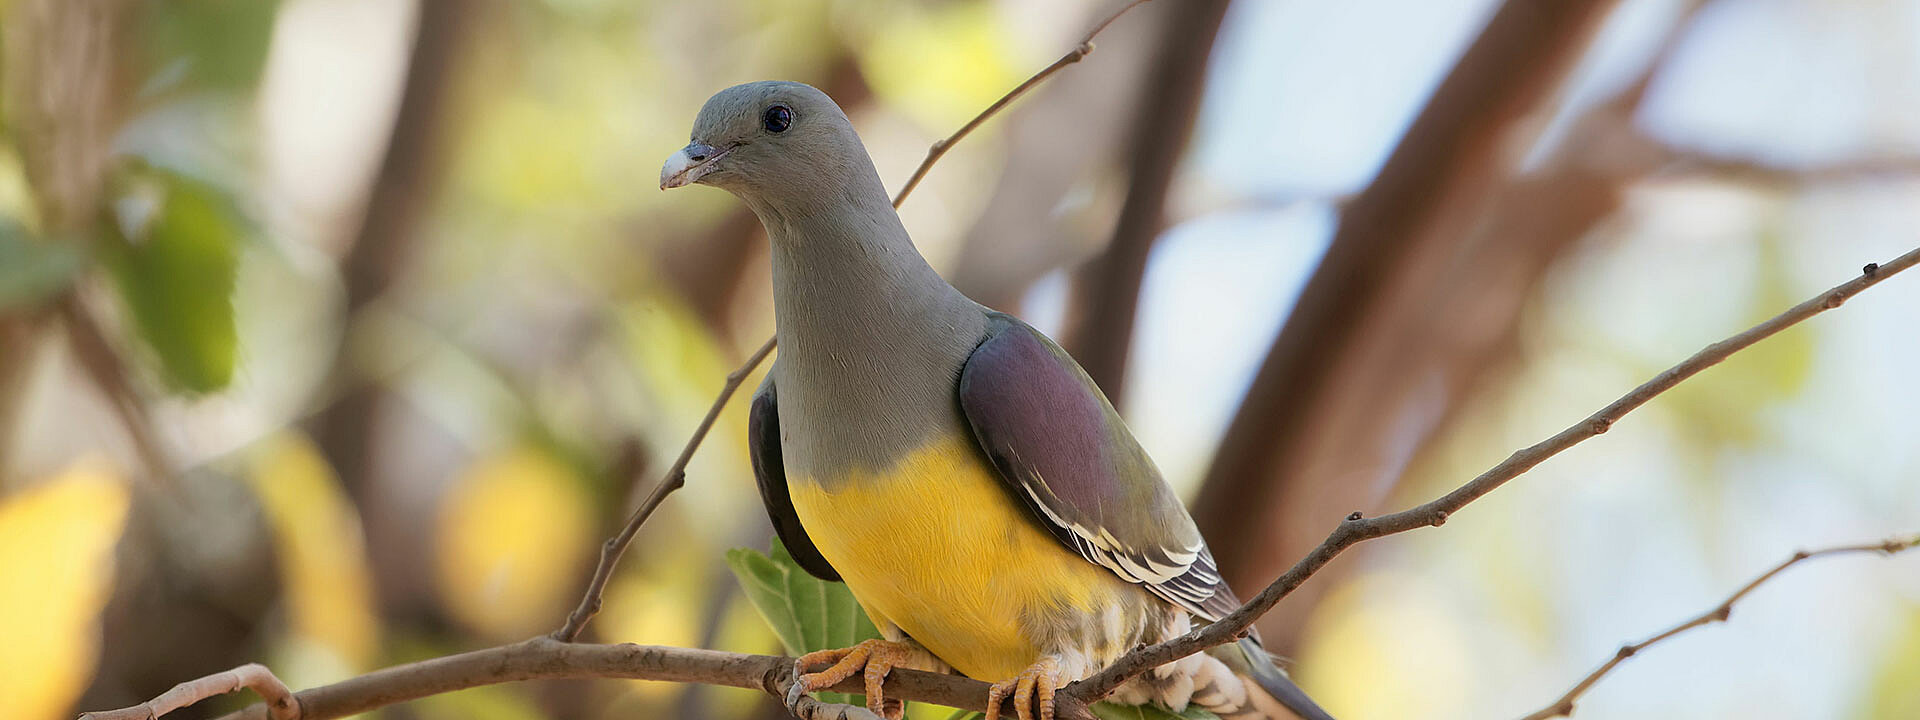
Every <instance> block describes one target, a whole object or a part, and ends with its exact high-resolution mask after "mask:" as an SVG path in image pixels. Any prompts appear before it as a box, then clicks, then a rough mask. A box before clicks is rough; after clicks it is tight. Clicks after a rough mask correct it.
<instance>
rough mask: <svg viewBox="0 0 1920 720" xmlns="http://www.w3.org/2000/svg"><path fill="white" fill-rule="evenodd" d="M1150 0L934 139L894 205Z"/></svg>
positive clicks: (1106, 22) (1122, 10)
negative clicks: (963, 142) (957, 147)
mask: <svg viewBox="0 0 1920 720" xmlns="http://www.w3.org/2000/svg"><path fill="white" fill-rule="evenodd" d="M1148 1H1149V0H1132V2H1129V3H1127V4H1126V5H1123V6H1121V7H1120V9H1119V10H1115V11H1113V14H1112V15H1108V16H1107V19H1105V20H1101V21H1100V24H1098V25H1095V26H1093V29H1092V30H1088V31H1087V34H1086V36H1085V37H1082V38H1080V44H1079V45H1075V46H1074V47H1073V49H1072V50H1068V51H1067V54H1065V55H1061V56H1060V59H1059V60H1055V61H1053V64H1052V65H1048V66H1046V67H1045V68H1042V69H1041V70H1040V72H1037V73H1034V74H1033V77H1030V78H1027V81H1026V82H1023V83H1020V84H1019V85H1018V86H1016V87H1014V89H1012V90H1009V91H1007V94H1005V95H1002V96H1000V99H999V100H995V101H993V104H992V105H988V106H987V109H985V110H981V111H980V114H979V115H975V116H973V119H972V120H968V121H967V124H965V125H961V126H960V129H959V130H955V131H953V134H952V135H948V136H946V137H945V138H942V139H939V140H935V141H933V146H932V147H930V148H927V159H925V160H921V161H920V167H917V168H914V169H913V175H912V176H911V177H908V178H907V184H906V185H903V186H901V188H900V193H899V194H898V195H894V196H893V206H894V207H896V208H898V207H900V203H903V202H906V201H907V195H908V194H910V193H912V192H913V189H914V188H917V187H920V180H921V179H923V178H925V177H926V176H927V171H929V170H932V169H933V164H934V163H936V162H939V161H940V158H941V157H942V156H945V155H946V154H947V151H948V150H952V149H953V146H954V144H955V143H958V142H960V139H961V138H964V137H966V136H967V135H968V134H970V133H972V132H973V131H974V130H975V129H977V128H979V127H980V126H981V125H983V124H985V123H986V122H987V119H988V118H991V117H993V116H994V115H996V114H999V112H1000V111H1001V110H1003V109H1005V108H1006V107H1007V105H1009V104H1011V103H1012V102H1013V101H1014V100H1017V99H1019V98H1020V96H1021V95H1025V94H1026V93H1027V91H1028V90H1032V89H1033V88H1034V86H1036V85H1039V84H1040V83H1041V82H1042V81H1045V80H1046V79H1047V78H1048V77H1049V76H1051V75H1053V74H1054V73H1057V72H1060V69H1061V68H1064V67H1066V66H1068V65H1072V64H1074V63H1077V62H1080V61H1081V60H1083V59H1085V58H1086V57H1087V56H1088V55H1091V54H1092V53H1093V36H1095V35H1099V34H1100V31H1102V30H1105V29H1107V26H1108V25H1112V24H1113V21H1115V20H1119V19H1120V16H1121V15H1125V14H1127V11H1128V10H1132V9H1134V8H1135V7H1138V6H1139V5H1141V4H1143V3H1146V2H1148Z"/></svg>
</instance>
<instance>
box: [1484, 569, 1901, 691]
mask: <svg viewBox="0 0 1920 720" xmlns="http://www.w3.org/2000/svg"><path fill="white" fill-rule="evenodd" d="M1915 545H1920V535H1914V536H1912V537H1908V538H1895V539H1891V540H1886V541H1883V542H1877V543H1868V544H1865V545H1842V546H1840V547H1830V548H1826V549H1824V550H1813V551H1807V550H1801V551H1800V552H1796V553H1794V554H1793V556H1792V557H1789V558H1787V559H1786V560H1785V561H1783V562H1781V563H1780V564H1778V565H1775V566H1773V569H1772V570H1768V571H1766V572H1765V573H1761V575H1760V577H1757V578H1754V579H1753V582H1750V583H1747V584H1746V585H1745V586H1743V587H1741V588H1740V589H1739V590H1738V591H1735V592H1734V593H1733V594H1732V595H1730V596H1728V597H1727V599H1726V600H1724V601H1721V603H1720V604H1719V605H1716V606H1714V608H1713V609H1711V610H1708V611H1706V612H1704V613H1701V614H1699V615H1697V616H1695V617H1694V618H1693V619H1691V620H1688V621H1686V622H1683V623H1680V624H1679V625H1675V626H1673V627H1670V628H1667V629H1666V630H1665V631H1664V632H1661V633H1660V634H1658V635H1655V636H1653V637H1650V638H1647V639H1645V640H1642V641H1640V642H1637V643H1632V644H1629V645H1622V646H1620V649H1619V650H1618V651H1616V652H1614V654H1613V657H1612V658H1610V659H1608V660H1607V662H1606V663H1605V664H1603V665H1601V666H1600V667H1599V669H1597V670H1594V671H1593V672H1591V673H1588V674H1587V676H1586V677H1585V678H1583V679H1581V680H1580V682H1579V683H1578V684H1576V685H1574V686H1573V689H1571V690H1568V691H1567V693H1566V694H1565V695H1561V696H1560V699H1558V700H1555V701H1553V703H1552V704H1549V705H1547V706H1546V707H1544V708H1541V709H1539V710H1537V711H1535V712H1534V713H1533V714H1531V715H1528V716H1526V717H1525V718H1522V719H1521V720H1546V718H1556V717H1562V716H1570V715H1572V714H1573V701H1575V700H1578V699H1579V698H1580V696H1581V695H1583V694H1585V693H1586V692H1587V690H1589V689H1591V688H1592V687H1593V685H1594V683H1597V682H1600V678H1601V676H1603V675H1606V674H1607V673H1608V672H1611V671H1612V670H1613V668H1614V667H1615V666H1617V665H1619V664H1620V663H1622V662H1624V661H1626V659H1627V658H1630V657H1633V656H1634V655H1636V654H1638V653H1639V652H1640V651H1641V650H1645V649H1647V648H1648V647H1649V646H1652V645H1654V644H1655V643H1659V642H1662V641H1664V640H1666V639H1668V638H1671V637H1673V636H1675V635H1679V634H1680V633H1683V632H1686V631H1688V630H1692V629H1694V628H1697V627H1700V626H1702V625H1710V624H1713V623H1716V622H1726V620H1727V617H1728V616H1729V615H1731V614H1733V604H1734V603H1737V602H1740V600H1741V598H1744V597H1746V596H1747V593H1750V592H1753V591H1754V590H1755V589H1756V588H1759V587H1760V585H1761V584H1763V583H1765V582H1767V581H1768V580H1772V579H1773V576H1775V575H1778V574H1780V571H1782V570H1785V569H1787V568H1790V567H1793V566H1794V565H1795V564H1798V563H1800V562H1801V561H1803V560H1812V559H1813V558H1817V557H1822V556H1826V555H1840V554H1845V553H1863V552H1877V553H1883V554H1886V555H1892V554H1894V553H1897V552H1900V551H1902V550H1906V549H1909V548H1912V547H1913V546H1915Z"/></svg>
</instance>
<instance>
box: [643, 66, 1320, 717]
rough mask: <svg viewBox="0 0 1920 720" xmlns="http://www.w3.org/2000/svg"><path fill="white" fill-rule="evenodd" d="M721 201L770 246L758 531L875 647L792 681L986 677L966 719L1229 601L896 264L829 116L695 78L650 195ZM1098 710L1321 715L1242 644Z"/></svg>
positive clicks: (959, 313) (1075, 408)
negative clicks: (703, 97)
mask: <svg viewBox="0 0 1920 720" xmlns="http://www.w3.org/2000/svg"><path fill="white" fill-rule="evenodd" d="M689 184H700V185H709V186H713V187H717V188H721V189H723V190H726V191H728V192H731V193H733V194H734V195H736V196H738V197H739V198H740V199H741V200H743V201H745V202H746V204H747V206H748V207H749V208H751V209H752V210H753V212H754V214H755V215H757V216H758V217H759V219H760V222H761V223H762V224H763V225H765V226H766V229H767V235H768V236H769V237H770V238H771V242H772V258H773V291H774V319H775V325H776V334H777V336H778V338H779V348H780V352H779V355H778V356H777V358H776V360H775V362H774V364H773V369H772V370H771V371H770V372H769V373H768V375H767V379H766V382H765V383H764V384H763V385H761V387H760V389H759V391H758V392H757V393H756V394H755V395H754V399H753V406H752V411H751V415H750V419H749V431H748V432H749V436H750V437H749V442H750V445H751V453H752V457H753V466H754V473H755V475H756V476H757V478H758V481H759V486H760V493H761V496H762V498H763V499H764V500H765V502H766V507H767V511H768V514H769V515H770V516H771V518H772V521H773V526H774V529H775V531H776V532H777V533H778V535H779V537H780V539H781V541H782V542H784V543H785V544H786V546H787V548H788V550H789V551H790V552H791V553H792V555H793V557H794V559H795V560H796V561H798V562H799V564H800V566H801V567H803V568H805V569H806V570H807V571H808V572H810V573H812V574H814V575H818V576H820V577H822V578H826V579H829V580H842V581H845V582H846V584H847V587H848V588H849V589H850V590H852V592H853V596H854V597H855V598H856V599H857V600H858V601H859V602H860V605H861V607H862V608H863V609H865V611H866V613H867V615H868V616H869V617H871V618H872V619H873V623H874V625H875V626H876V627H878V628H880V631H881V634H882V635H883V636H884V638H885V639H884V640H870V641H867V642H864V643H861V644H859V645H857V646H855V647H851V648H846V649H840V650H829V651H825V652H821V653H813V654H810V655H808V656H806V657H802V658H800V659H799V660H798V663H799V666H800V667H799V669H800V670H801V671H802V672H804V671H806V670H808V669H813V668H821V667H822V666H824V669H820V670H818V671H817V672H813V673H808V674H803V675H802V676H801V677H800V679H799V681H798V682H796V683H795V685H794V689H795V697H798V694H799V693H802V692H810V691H813V690H818V689H821V688H826V687H830V686H832V685H834V684H835V683H838V682H840V681H841V680H844V679H846V678H847V677H850V676H852V675H853V674H854V673H856V672H862V673H864V680H865V682H866V688H867V692H866V694H867V701H868V705H869V708H870V709H872V710H873V711H875V712H876V713H882V714H885V715H888V716H889V717H895V718H897V717H899V713H900V711H901V704H900V703H897V702H888V701H887V700H886V698H885V697H884V696H883V694H882V689H881V682H882V680H883V679H884V677H885V675H886V673H887V672H888V670H890V669H891V668H893V667H913V668H918V669H925V670H933V671H958V672H960V673H963V674H965V675H967V676H968V677H972V678H976V679H979V680H983V681H986V682H989V683H993V689H992V691H991V692H990V693H989V695H988V698H987V703H986V704H987V707H988V712H987V715H988V717H989V718H990V719H992V718H995V717H997V715H998V714H999V711H1000V709H1001V707H1002V706H1003V705H1008V704H1010V705H1011V706H1012V712H1013V713H1014V714H1015V715H1017V716H1018V717H1019V718H1020V720H1036V719H1038V720H1051V718H1052V717H1053V714H1054V694H1055V691H1056V690H1057V689H1058V688H1060V687H1062V686H1064V685H1066V684H1067V683H1068V682H1071V681H1073V680H1077V679H1080V678H1084V677H1086V676H1088V675H1091V674H1093V673H1094V672H1097V671H1098V670H1100V669H1101V668H1103V667H1105V666H1107V665H1108V664H1110V663H1112V662H1113V661H1114V660H1115V659H1117V658H1119V657H1120V656H1121V655H1122V654H1124V653H1126V652H1127V651H1128V650H1129V649H1131V648H1133V647H1135V646H1138V645H1140V644H1143V643H1156V642H1160V641H1163V640H1167V639H1170V638H1174V637H1177V636H1179V635H1182V634H1184V633H1186V632H1188V631H1189V630H1190V629H1191V628H1192V627H1193V626H1194V625H1195V624H1196V623H1207V622H1212V621H1215V620H1218V619H1219V618H1220V617H1222V616H1223V615H1225V614H1226V613H1228V612H1230V611H1232V610H1233V609H1234V608H1236V607H1238V606H1239V605H1240V600H1239V599H1238V598H1236V597H1234V595H1233V592H1232V591H1231V590H1229V589H1228V588H1227V586H1226V583H1225V582H1223V581H1222V580H1221V578H1220V573H1219V571H1218V569H1217V568H1216V567H1215V565H1214V560H1213V555H1212V553H1211V552H1210V551H1209V550H1208V549H1207V545H1206V542H1205V541H1203V540H1202V539H1201V537H1200V533H1199V531H1198V530H1197V529H1196V528H1195V527H1194V524H1193V519H1192V517H1191V516H1189V515H1188V514H1187V511H1186V508H1184V507H1183V506H1182V505H1181V503H1180V499H1179V498H1178V497H1177V496H1175V495H1174V493H1173V490H1172V489H1171V488H1169V487H1168V486H1167V484H1166V481H1165V480H1164V479H1162V478H1161V476H1160V472H1159V470H1158V469H1156V468H1155V467H1154V464H1153V461H1152V460H1151V459H1150V458H1148V457H1147V454H1146V452H1145V451H1144V450H1142V449H1141V447H1140V443H1139V442H1138V441H1136V440H1135V439H1134V437H1133V434H1132V433H1131V432H1130V431H1128V429H1127V426H1126V424H1125V423H1124V422H1122V421H1121V419H1120V416H1119V414H1118V413H1116V412H1114V409H1113V406H1112V404H1111V403H1109V402H1108V401H1107V399H1106V396H1105V395H1104V394H1102V393H1101V391H1100V388H1099V387H1097V386H1096V385H1095V384H1094V383H1093V381H1092V380H1091V379H1089V378H1088V377H1087V375H1086V373H1085V372H1083V371H1082V370H1081V369H1080V366H1079V365H1078V364H1076V363H1075V362H1074V361H1073V358H1071V357H1068V355H1067V353H1066V352H1065V351H1063V350H1061V349H1060V346H1059V345H1057V344H1055V343H1054V342H1053V341H1052V340H1050V339H1048V338H1047V337H1046V336H1045V335H1043V334H1041V333H1040V332H1039V331H1037V330H1034V329H1033V328H1032V327H1031V326H1029V325H1027V324H1026V323H1024V322H1021V321H1020V320H1019V319H1018V318H1015V317H1013V316H1010V315H1007V314H1005V313H1000V312H995V311H994V310H992V309H989V308H986V307H983V306H981V305H980V304H978V303H975V302H974V301H972V300H969V299H968V298H967V297H966V296H965V295H963V294H961V293H960V291H958V290H956V289H954V288H953V286H952V285H949V284H948V283H947V282H946V280H944V279H942V278H941V277H940V275H939V274H938V273H937V272H935V271H934V269H933V268H932V267H931V266H929V265H928V264H927V261H926V259H925V258H923V257H921V255H920V253H919V251H918V250H916V249H915V248H914V245H913V239H912V238H910V237H909V236H908V235H907V230H906V228H905V226H903V225H902V224H901V222H900V216H899V215H898V214H896V213H895V212H894V208H893V205H892V203H890V202H889V201H888V198H887V193H886V190H885V188H883V187H882V186H881V184H880V177H879V174H878V173H876V172H875V171H874V168H873V161H872V160H871V159H870V158H869V157H868V156H867V151H866V148H865V147H864V146H863V145H862V144H861V142H860V137H859V136H858V135H856V134H855V133H854V129H853V124H852V123H851V122H849V121H848V120H847V117H846V115H845V114H844V113H843V112H841V110H840V107H839V106H838V105H836V104H834V102H833V100H832V99H831V98H829V97H827V95H826V94H825V93H822V92H820V91H819V90H816V89H814V88H812V87H809V86H807V85H804V84H800V83H793V82H756V83H748V84H745V85H738V86H735V87H731V88H728V89H726V90H723V91H721V92H720V93H719V94H717V95H714V96H713V98H712V99H710V100H708V101H707V104H706V106H705V107H703V108H702V109H701V110H700V114H699V117H698V118H697V119H696V120H695V121H694V126H693V134H692V142H690V143H689V144H688V145H687V146H686V147H685V148H683V149H681V150H680V151H679V152H676V153H674V154H673V155H672V156H671V157H669V158H668V159H667V161H666V164H665V165H664V166H663V167H662V168H661V169H660V187H661V188H662V189H666V188H677V187H681V186H684V185H689ZM1109 699H1111V700H1113V701H1116V702H1120V703H1125V704H1142V703H1152V704H1156V705H1160V706H1163V707H1166V708H1169V709H1172V710H1174V711H1176V712H1178V711H1181V710H1183V709H1184V708H1186V707H1187V706H1188V705H1190V704H1191V705H1197V706H1199V707H1202V708H1205V709H1207V710H1209V711H1212V712H1213V713H1215V714H1217V715H1219V716H1221V717H1223V718H1228V719H1229V720H1239V719H1246V718H1286V717H1290V716H1291V715H1290V714H1289V710H1290V711H1291V713H1293V714H1297V715H1299V716H1301V717H1304V718H1309V719H1310V720H1330V718H1329V716H1328V715H1327V713H1326V712H1325V711H1323V710H1321V709H1320V708H1319V707H1318V706H1316V705H1315V704H1314V703H1313V701H1312V700H1311V699H1309V698H1308V697H1307V695H1306V694H1305V693H1303V692H1302V691H1301V690H1300V689H1299V688H1298V687H1296V686H1295V685H1294V684H1293V683H1292V682H1291V681H1290V680H1288V678H1287V677H1286V675H1285V674H1284V673H1283V672H1281V670H1280V669H1279V668H1278V667H1276V666H1275V665H1274V663H1273V660H1272V658H1271V656H1269V655H1268V654H1267V653H1266V652H1265V651H1264V650H1262V649H1261V647H1260V644H1259V640H1258V638H1257V637H1249V638H1247V639H1245V640H1242V641H1240V642H1239V643H1236V644H1230V645H1225V646H1221V647H1217V648H1214V649H1212V650H1211V651H1209V652H1205V653H1200V654H1196V655H1192V656H1189V657H1187V658H1185V659H1182V660H1180V661H1178V662H1175V663H1172V664H1169V665H1166V666H1162V667H1159V668H1156V669H1153V670H1150V671H1148V672H1146V673H1144V674H1142V675H1141V676H1139V677H1137V678H1135V679H1134V680H1132V681H1129V682H1128V683H1127V684H1126V685H1123V686H1122V687H1120V688H1119V689H1118V690H1117V691H1115V692H1114V694H1113V695H1112V697H1111V698H1109Z"/></svg>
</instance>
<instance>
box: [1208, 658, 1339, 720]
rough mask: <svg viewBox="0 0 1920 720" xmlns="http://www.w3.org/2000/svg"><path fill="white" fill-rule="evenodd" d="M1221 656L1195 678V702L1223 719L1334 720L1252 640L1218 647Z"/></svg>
mask: <svg viewBox="0 0 1920 720" xmlns="http://www.w3.org/2000/svg"><path fill="white" fill-rule="evenodd" d="M1210 654H1212V655H1214V657H1216V658H1218V659H1220V660H1221V661H1222V662H1221V663H1219V664H1213V663H1209V664H1208V666H1209V668H1208V669H1212V670H1215V671H1214V672H1204V671H1203V674H1204V675H1205V677H1199V678H1195V681H1194V690H1193V703H1194V704H1195V705H1199V706H1200V707H1202V708H1205V709H1206V710H1207V711H1209V712H1212V713H1213V714H1215V715H1219V716H1220V717H1221V718H1222V719H1223V720H1255V719H1256V718H1257V719H1260V720H1284V719H1285V718H1287V717H1289V716H1290V715H1291V716H1295V717H1298V718H1300V719H1301V720H1333V716H1332V715H1329V714H1327V711H1326V710H1322V709H1321V708H1320V706H1319V705H1318V704H1317V703H1315V702H1314V701H1313V698H1311V697H1308V696H1307V693H1306V692H1305V691H1303V690H1301V689H1300V686H1298V685H1295V684H1293V680H1292V679H1290V678H1288V677H1287V674H1286V673H1285V672H1282V671H1281V670H1280V667H1279V666H1278V665H1275V664H1274V663H1273V658H1272V657H1270V656H1268V655H1267V651H1266V650H1265V649H1263V648H1261V647H1260V644H1259V643H1258V642H1255V641H1254V640H1253V639H1251V638H1249V639H1245V640H1241V641H1240V642H1239V643H1238V644H1236V645H1227V646H1223V647H1220V648H1216V652H1215V653H1210Z"/></svg>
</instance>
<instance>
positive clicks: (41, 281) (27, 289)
mask: <svg viewBox="0 0 1920 720" xmlns="http://www.w3.org/2000/svg"><path fill="white" fill-rule="evenodd" d="M82 267H83V265H82V262H81V257H80V253H79V252H78V251H76V250H74V249H73V246H71V245H67V244H63V243H50V242H42V241H40V240H38V239H35V238H34V237H32V236H31V235H30V234H28V232H27V230H26V228H23V227H21V226H20V225H19V224H18V223H15V222H14V221H13V220H12V219H11V218H5V217H0V311H5V310H7V309H9V308H14V307H21V306H30V305H33V304H36V303H39V302H40V301H42V300H45V299H47V298H49V297H52V296H54V295H56V294H58V293H60V292H62V291H64V290H66V289H67V286H68V285H71V284H72V283H73V280H74V277H75V276H77V275H78V274H79V272H80V270H81V268H82Z"/></svg>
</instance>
